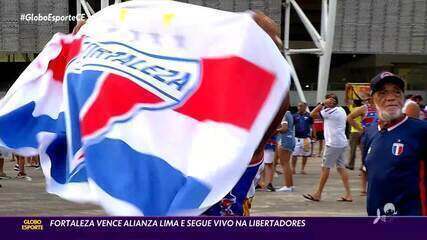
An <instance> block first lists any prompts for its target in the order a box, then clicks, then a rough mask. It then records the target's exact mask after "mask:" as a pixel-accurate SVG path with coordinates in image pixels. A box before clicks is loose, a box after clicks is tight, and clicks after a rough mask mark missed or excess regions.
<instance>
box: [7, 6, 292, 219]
mask: <svg viewBox="0 0 427 240" xmlns="http://www.w3.org/2000/svg"><path fill="white" fill-rule="evenodd" d="M289 85H290V77H289V68H288V65H287V63H286V62H285V60H284V58H283V57H282V55H281V54H280V52H279V50H278V49H277V48H276V46H275V45H274V43H273V41H272V40H271V39H270V38H269V36H268V35H267V34H266V33H265V32H264V31H263V30H262V29H261V28H260V27H259V26H258V25H257V24H256V23H255V22H254V21H253V20H252V17H251V14H249V13H230V12H224V11H218V10H214V9H210V8H205V7H200V6H195V5H190V4H184V3H179V2H173V1H132V2H126V3H123V4H119V5H113V6H110V7H107V8H105V9H103V10H102V11H100V12H99V13H97V14H95V15H93V16H92V17H91V18H90V19H89V20H88V22H87V23H86V24H85V25H84V26H83V27H82V29H81V31H80V32H79V34H78V36H74V35H63V34H56V35H55V36H54V37H53V38H52V40H51V41H50V42H49V43H48V44H47V45H46V47H45V49H44V50H43V51H42V52H41V53H40V54H39V56H38V57H37V58H36V59H35V60H34V61H33V62H32V63H31V64H30V66H29V67H28V68H27V69H26V70H25V71H24V73H23V74H22V75H21V76H20V77H19V78H18V80H17V81H16V82H15V84H14V85H13V86H12V88H11V89H10V90H9V91H8V93H7V95H6V96H5V98H4V99H2V101H1V102H0V145H3V146H5V147H7V148H9V149H12V150H14V151H17V152H19V153H21V154H24V155H32V154H34V153H35V152H38V153H39V154H40V156H41V163H42V169H43V173H44V175H45V177H46V184H47V191H48V192H50V193H53V194H57V195H59V196H60V197H62V198H65V199H68V200H71V201H78V202H93V203H97V204H100V205H101V206H103V207H104V209H105V210H106V211H107V212H108V213H109V214H113V215H156V216H162V215H199V214H201V213H203V211H205V210H206V209H207V208H209V207H210V206H212V205H213V204H215V203H216V202H218V201H219V200H220V199H221V198H222V197H224V196H225V195H226V194H227V193H228V192H229V191H230V190H231V189H232V187H233V186H234V185H235V184H236V182H237V181H238V180H239V178H240V177H241V175H242V174H243V172H244V170H245V169H246V167H247V166H248V163H249V161H250V159H251V156H252V154H253V152H254V150H255V148H256V147H257V145H258V144H259V142H260V140H261V138H262V136H263V134H264V132H265V131H266V130H267V127H268V125H269V123H270V122H271V120H272V119H273V117H274V115H275V114H276V113H277V111H278V108H279V106H280V104H281V102H282V100H283V98H284V96H285V94H287V92H288V89H289Z"/></svg>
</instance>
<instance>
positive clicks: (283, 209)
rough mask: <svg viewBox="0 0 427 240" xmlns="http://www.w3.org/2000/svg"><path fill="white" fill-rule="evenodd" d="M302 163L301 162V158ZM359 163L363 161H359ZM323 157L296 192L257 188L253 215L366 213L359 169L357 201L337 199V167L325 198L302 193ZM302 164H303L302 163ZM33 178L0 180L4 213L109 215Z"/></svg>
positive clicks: (37, 175)
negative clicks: (65, 197) (63, 196)
mask: <svg viewBox="0 0 427 240" xmlns="http://www.w3.org/2000/svg"><path fill="white" fill-rule="evenodd" d="M13 164H14V163H13V162H9V161H6V162H5V167H4V168H5V171H6V173H7V174H8V175H9V176H15V175H16V172H14V171H13ZM298 164H299V162H298ZM357 164H359V162H358V163H357ZM319 166H320V158H309V161H308V164H307V173H308V174H307V175H301V174H297V175H294V183H295V185H296V192H294V193H279V192H257V193H256V195H255V199H254V202H253V209H252V215H255V216H364V215H365V197H360V196H359V193H360V189H359V181H358V176H357V174H358V171H352V172H350V179H351V187H352V190H353V196H354V202H352V203H343V202H336V198H338V197H339V196H340V194H341V193H342V191H343V187H342V183H341V181H340V179H339V176H338V173H337V172H336V171H333V172H332V174H331V177H330V179H329V181H328V183H327V185H326V188H325V192H324V194H323V199H322V201H320V202H310V201H308V200H305V199H303V198H302V197H301V194H303V193H309V192H311V191H312V190H313V189H314V186H315V185H316V184H317V182H318V178H319V171H320V167H319ZM298 167H299V165H298ZM27 169H28V170H27V173H28V175H29V176H31V177H32V181H27V180H16V179H11V180H0V184H2V185H3V187H2V188H0V216H22V215H25V216H28V215H36V216H37V215H43V216H79V215H85V216H89V215H105V213H104V212H103V211H102V210H101V209H100V208H99V207H97V206H93V205H82V204H76V203H71V202H68V201H65V200H61V199H60V198H58V197H56V196H54V195H51V194H47V193H46V191H45V189H44V177H43V175H42V172H41V170H40V169H39V170H36V169H34V168H27ZM274 181H275V185H276V186H280V185H281V184H280V183H281V182H282V175H279V176H278V177H276V178H275V180H274Z"/></svg>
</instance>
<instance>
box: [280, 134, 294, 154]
mask: <svg viewBox="0 0 427 240" xmlns="http://www.w3.org/2000/svg"><path fill="white" fill-rule="evenodd" d="M280 147H281V148H282V149H285V150H288V151H290V152H293V151H294V148H295V138H294V137H293V136H280Z"/></svg>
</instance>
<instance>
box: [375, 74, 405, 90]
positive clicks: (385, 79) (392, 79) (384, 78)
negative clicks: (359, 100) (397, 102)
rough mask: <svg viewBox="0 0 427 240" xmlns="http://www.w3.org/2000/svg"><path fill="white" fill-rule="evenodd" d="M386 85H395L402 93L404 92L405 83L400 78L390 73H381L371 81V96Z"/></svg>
mask: <svg viewBox="0 0 427 240" xmlns="http://www.w3.org/2000/svg"><path fill="white" fill-rule="evenodd" d="M386 83H393V84H396V85H397V86H398V87H399V88H400V89H401V90H402V92H404V91H405V81H403V80H402V78H400V77H399V76H397V75H396V74H393V73H391V72H381V73H380V74H378V75H377V76H375V77H374V78H372V80H371V95H374V93H375V92H377V91H379V90H381V88H382V87H383V86H384V84H386Z"/></svg>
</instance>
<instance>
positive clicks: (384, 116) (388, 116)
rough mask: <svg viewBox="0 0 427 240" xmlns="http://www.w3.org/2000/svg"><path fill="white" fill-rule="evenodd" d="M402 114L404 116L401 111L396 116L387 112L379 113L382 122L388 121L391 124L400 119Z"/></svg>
mask: <svg viewBox="0 0 427 240" xmlns="http://www.w3.org/2000/svg"><path fill="white" fill-rule="evenodd" d="M402 114H403V112H402V110H401V109H400V110H399V111H398V112H396V113H394V114H389V113H388V112H386V111H380V112H379V116H380V118H381V120H383V121H386V122H390V121H393V120H395V119H398V118H400V117H401V116H402Z"/></svg>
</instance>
